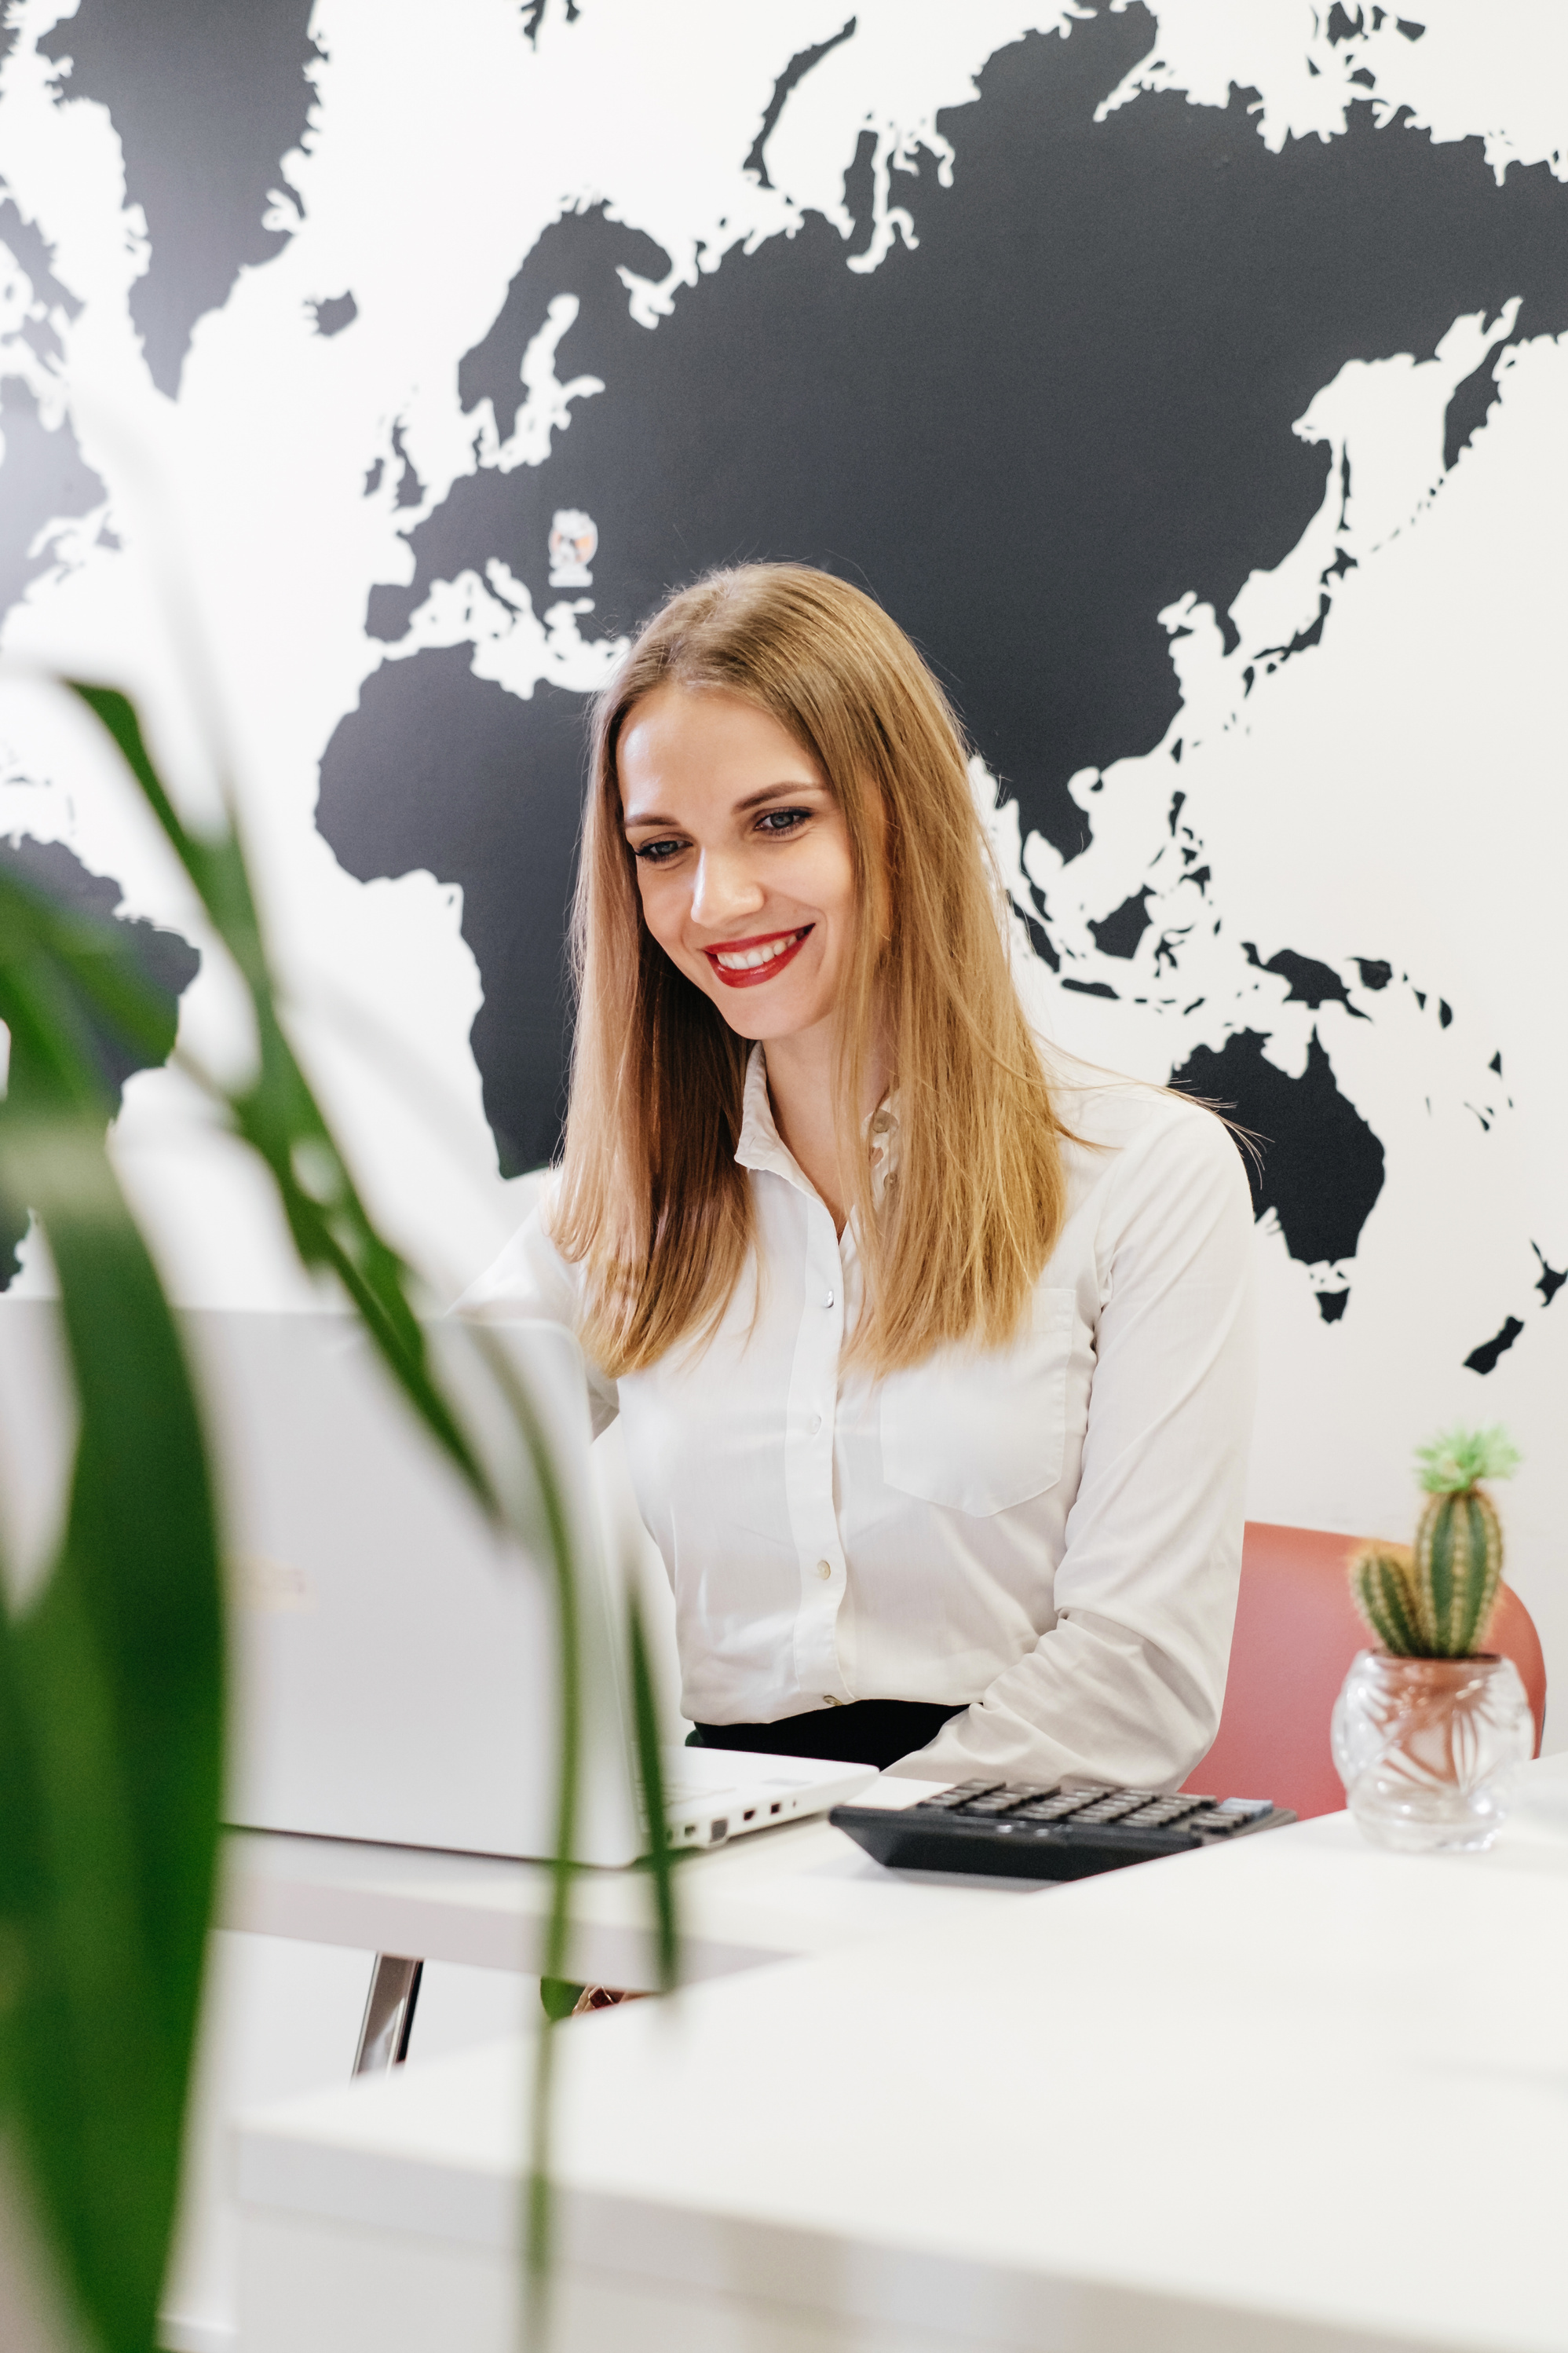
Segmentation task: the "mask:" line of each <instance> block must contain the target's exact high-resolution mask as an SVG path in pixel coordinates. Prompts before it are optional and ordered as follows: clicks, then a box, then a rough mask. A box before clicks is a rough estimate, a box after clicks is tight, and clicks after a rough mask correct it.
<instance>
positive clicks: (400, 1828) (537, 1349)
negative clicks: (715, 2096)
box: [0, 1299, 874, 1864]
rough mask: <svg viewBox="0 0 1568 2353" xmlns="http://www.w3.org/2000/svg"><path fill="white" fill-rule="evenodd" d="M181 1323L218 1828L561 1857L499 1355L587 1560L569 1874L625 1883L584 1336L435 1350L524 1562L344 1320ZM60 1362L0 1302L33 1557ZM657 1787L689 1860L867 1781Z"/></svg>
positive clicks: (756, 1772) (832, 1772) (730, 1773)
mask: <svg viewBox="0 0 1568 2353" xmlns="http://www.w3.org/2000/svg"><path fill="white" fill-rule="evenodd" d="M180 1322H181V1326H182V1329H183V1331H184V1335H185V1339H186V1343H187V1345H188V1347H189V1350H190V1354H191V1356H192V1359H193V1362H194V1364H195V1366H196V1369H197V1371H198V1374H199V1376H200V1378H201V1387H202V1392H203V1396H204V1399H205V1405H206V1409H207V1412H208V1417H209V1424H210V1428H211V1432H212V1436H213V1440H214V1441H215V1445H216V1452H217V1457H218V1462H219V1466H220V1485H221V1495H222V1504H223V1510H224V1518H225V1525H226V1549H227V1553H228V1557H229V1561H230V1569H231V1577H232V1580H233V1582H232V1599H233V1601H234V1603H235V1605H236V1606H235V1607H234V1608H233V1609H232V1610H231V1622H232V1624H233V1627H234V1630H235V1634H234V1659H233V1678H232V1734H231V1750H230V1761H229V1776H228V1794H227V1799H226V1809H225V1810H226V1818H227V1820H229V1821H230V1822H231V1823H234V1824H235V1825H237V1826H239V1827H243V1828H249V1829H257V1830H270V1831H293V1832H304V1833H309V1834H313V1835H316V1836H321V1837H330V1838H350V1839H367V1840H374V1841H380V1842H384V1843H388V1844H393V1845H399V1846H419V1847H439V1848H447V1849H453V1850H456V1851H458V1852H468V1853H477V1854H494V1855H511V1856H520V1857H543V1856H547V1855H549V1854H550V1853H552V1851H553V1847H554V1815H555V1804H556V1768H555V1756H556V1736H557V1725H558V1713H557V1711H558V1698H557V1674H556V1667H555V1644H554V1632H553V1604H552V1584H551V1577H550V1573H549V1569H548V1567H547V1563H548V1558H549V1556H548V1552H547V1550H546V1548H545V1546H544V1544H543V1541H542V1529H541V1528H540V1527H539V1526H538V1525H537V1522H536V1520H534V1519H532V1518H531V1513H532V1512H533V1511H534V1510H536V1506H534V1505H533V1504H532V1503H531V1482H530V1480H529V1479H528V1477H527V1474H526V1472H525V1469H524V1467H523V1460H522V1458H521V1456H520V1453H519V1451H518V1448H517V1445H516V1441H515V1437H514V1434H513V1430H512V1426H511V1424H510V1421H509V1419H508V1417H507V1413H506V1409H505V1406H504V1402H503V1398H502V1392H501V1388H500V1387H499V1386H498V1383H497V1380H496V1378H495V1373H494V1368H493V1362H492V1358H491V1355H490V1352H491V1351H493V1350H495V1349H497V1348H499V1349H500V1351H501V1352H502V1353H503V1358H504V1371H505V1377H506V1378H508V1379H510V1380H516V1381H520V1382H521V1383H523V1384H524V1385H525V1386H526V1388H527V1390H528V1393H529V1395H530V1397H531V1398H532V1399H533V1401H534V1404H535V1406H536V1408H537V1409H538V1410H539V1412H540V1414H541V1416H542V1419H543V1420H544V1422H545V1424H546V1427H547V1429H548V1431H549V1434H550V1437H551V1440H552V1446H553V1452H554V1459H555V1461H556V1463H557V1466H558V1472H559V1476H560V1478H561V1482H562V1487H563V1505H564V1511H565V1516H566V1519H567V1522H568V1525H569V1526H570V1528H571V1530H572V1535H573V1539H574V1549H575V1554H576V1559H577V1566H578V1595H579V1609H580V1614H581V1622H582V1641H583V1655H584V1746H583V1760H584V1761H583V1776H582V1797H581V1804H580V1831H579V1836H578V1840H577V1858H578V1860H579V1861H580V1862H586V1863H605V1864H620V1863H626V1862H632V1861H634V1860H635V1859H636V1858H637V1856H638V1855H639V1854H642V1853H643V1852H646V1851H647V1842H648V1841H647V1831H646V1826H645V1823H644V1821H643V1819H642V1816H641V1812H640V1809H639V1805H638V1801H637V1777H636V1773H635V1768H634V1761H633V1760H634V1743H633V1733H632V1724H633V1718H632V1712H631V1694H630V1688H629V1676H628V1670H627V1660H626V1611H625V1602H624V1596H623V1592H622V1590H621V1588H620V1585H619V1578H618V1574H617V1571H616V1565H615V1564H614V1563H613V1562H612V1561H611V1560H610V1558H609V1557H608V1547H607V1545H606V1542H605V1525H604V1514H603V1512H602V1510H601V1505H600V1498H599V1493H598V1489H597V1483H596V1482H595V1472H594V1464H593V1459H592V1453H591V1446H590V1425H589V1420H588V1405H587V1390H586V1385H585V1382H584V1375H583V1366H582V1359H581V1357H580V1356H579V1355H578V1352H577V1348H576V1345H575V1343H574V1340H573V1338H572V1337H571V1335H570V1334H568V1333H566V1332H564V1331H563V1330H562V1329H560V1328H559V1327H558V1326H556V1325H553V1324H524V1323H517V1324H486V1325H484V1326H482V1327H475V1326H472V1325H468V1324H462V1323H460V1322H457V1321H448V1322H446V1323H442V1324H436V1325H434V1326H432V1327H431V1328H430V1331H429V1334H428V1337H429V1340H430V1344H431V1347H432V1350H433V1352H434V1355H435V1357H436V1360H437V1365H438V1367H439V1369H440V1372H441V1375H442V1377H443V1378H444V1379H445V1381H446V1382H447V1387H448V1389H449V1391H450V1392H451V1393H452V1394H453V1395H454V1396H455V1397H456V1398H458V1401H459V1403H460V1405H461V1407H462V1409H463V1410H464V1413H465V1417H466V1419H467V1422H468V1426H469V1427H470V1428H471V1429H472V1430H474V1431H475V1432H476V1433H477V1436H478V1440H479V1447H480V1451H481V1452H482V1454H483V1456H484V1458H485V1461H486V1463H487V1467H488V1468H489V1471H490V1473H491V1476H492V1479H494V1480H495V1481H496V1482H497V1483H498V1485H499V1486H501V1487H503V1488H505V1489H506V1491H507V1492H508V1493H510V1496H511V1498H512V1501H513V1506H514V1513H515V1516H516V1518H517V1520H518V1522H519V1523H520V1524H521V1531H522V1537H523V1539H524V1540H523V1541H513V1540H510V1539H502V1538H500V1537H498V1535H496V1534H495V1532H494V1531H493V1530H492V1529H491V1528H490V1527H489V1525H488V1524H487V1522H486V1520H485V1519H484V1517H483V1515H482V1514H481V1513H480V1512H479V1509H478V1508H477V1506H476V1505H475V1504H474V1503H473V1502H472V1500H471V1499H470V1497H469V1495H468V1491H467V1489H466V1488H465V1487H464V1485H463V1483H462V1482H461V1480H460V1479H459V1477H458V1474H457V1472H455V1471H453V1470H452V1469H451V1468H450V1467H449V1466H448V1465H447V1462H446V1461H445V1460H444V1458H443V1457H442V1456H441V1455H440V1453H439V1452H438V1451H437V1448H436V1447H435V1445H434V1444H433V1442H432V1441H431V1440H429V1439H428V1438H427V1437H426V1434H425V1432H424V1430H423V1429H422V1428H421V1427H420V1426H419V1425H418V1423H417V1422H416V1419H414V1417H413V1415H412V1414H411V1413H410V1411H409V1410H408V1409H407V1408H406V1406H405V1404H404V1402H403V1400H402V1399H401V1398H400V1397H399V1396H398V1395H397V1393H396V1392H395V1388H394V1386H393V1384H392V1382H391V1380H390V1379H389V1377H388V1376H387V1375H386V1374H385V1373H384V1370H383V1368H382V1366H381V1365H380V1363H379V1361H378V1360H377V1358H376V1357H375V1356H374V1351H373V1350H372V1348H371V1345H370V1344H369V1342H368V1341H367V1340H366V1338H365V1337H364V1335H363V1332H362V1331H361V1329H360V1327H359V1325H358V1324H357V1323H356V1322H355V1321H354V1320H353V1318H352V1317H349V1316H346V1315H342V1314H265V1313H254V1312H248V1311H241V1310H228V1309H205V1310H190V1311H186V1312H185V1313H184V1314H182V1316H181V1318H180ZM62 1398H63V1389H62V1384H61V1382H60V1381H59V1378H58V1333H57V1330H56V1324H55V1311H54V1309H53V1307H52V1306H51V1305H50V1304H49V1303H47V1302H43V1301H24V1300H4V1299H0V1428H4V1429H5V1430H7V1431H8V1432H9V1440H8V1442H7V1441H6V1440H3V1439H0V1485H4V1487H5V1490H6V1491H7V1505H6V1515H7V1517H8V1518H11V1519H13V1520H17V1521H19V1523H20V1525H21V1536H22V1542H21V1546H20V1549H21V1550H22V1551H23V1552H24V1553H26V1552H28V1551H30V1552H31V1553H32V1555H33V1556H34V1557H35V1559H37V1557H39V1556H41V1551H42V1548H43V1545H44V1530H43V1518H44V1514H45V1506H44V1503H43V1500H42V1493H41V1490H40V1480H42V1481H43V1482H45V1483H47V1481H48V1477H49V1473H50V1472H51V1471H52V1470H53V1469H55V1468H58V1465H59V1464H60V1463H61V1462H62V1461H63V1457H64V1453H65V1451H66V1447H67V1444H68V1428H67V1427H66V1422H67V1409H65V1407H64V1405H63V1402H62ZM530 1530H531V1531H532V1533H531V1536H530ZM14 1550H15V1547H14ZM663 1762H664V1769H665V1774H666V1779H667V1799H668V1820H667V1827H668V1832H669V1835H670V1837H671V1839H672V1841H674V1842H675V1843H676V1844H677V1845H680V1846H711V1845H717V1844H719V1843H721V1842H722V1841H724V1840H725V1839H728V1838H734V1837H737V1836H740V1835H742V1834H744V1833H747V1832H750V1831H760V1830H765V1829H767V1828H768V1827H769V1826H770V1825H772V1824H774V1823H779V1822H784V1821H787V1820H797V1819H799V1818H800V1817H801V1816H803V1815H807V1814H814V1813H818V1812H820V1811H822V1810H825V1809H826V1808H827V1807H829V1806H832V1805H836V1804H837V1803H838V1802H839V1800H840V1799H844V1798H847V1797H849V1796H852V1795H853V1794H854V1793H855V1792H856V1791H857V1790H858V1789H861V1788H864V1787H865V1786H866V1784H867V1783H868V1781H869V1780H871V1779H872V1778H874V1777H873V1775H872V1774H871V1773H870V1771H869V1770H868V1768H866V1767H861V1766H856V1765H844V1764H833V1763H822V1762H820V1761H818V1760H817V1759H816V1758H809V1757H767V1756H756V1755H751V1754H746V1753H742V1752H736V1751H731V1750H725V1749H702V1748H679V1747H677V1748H670V1749H667V1750H666V1751H665V1752H664V1757H663Z"/></svg>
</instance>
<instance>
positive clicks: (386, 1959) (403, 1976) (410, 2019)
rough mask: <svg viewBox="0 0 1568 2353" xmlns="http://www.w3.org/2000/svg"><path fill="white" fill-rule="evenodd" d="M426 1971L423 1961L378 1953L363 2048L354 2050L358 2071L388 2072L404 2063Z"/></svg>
mask: <svg viewBox="0 0 1568 2353" xmlns="http://www.w3.org/2000/svg"><path fill="white" fill-rule="evenodd" d="M424 1973H425V1964H424V1962H423V1961H408V1960H404V1959H403V1958H402V1957H401V1956H400V1955H398V1954H396V1953H377V1955H376V1957H375V1964H374V1968H372V1970H371V1973H370V1995H369V1999H368V2000H366V2002H365V2006H364V2023H363V2026H362V2027H361V2028H360V2031H359V2049H358V2050H357V2051H356V2052H355V2053H354V2070H353V2071H354V2073H355V2074H356V2075H381V2074H384V2073H385V2072H386V2070H387V2069H388V2068H389V2067H401V2066H402V2064H403V2063H404V2061H405V2059H406V2058H407V2056H408V2038H409V2036H410V2035H411V2034H412V2033H413V2031H414V2006H415V2004H416V2002H417V2000H419V1980H420V1978H421V1977H422V1976H423V1975H424Z"/></svg>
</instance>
